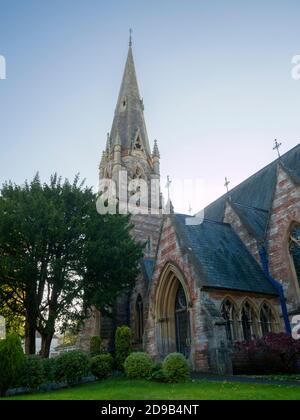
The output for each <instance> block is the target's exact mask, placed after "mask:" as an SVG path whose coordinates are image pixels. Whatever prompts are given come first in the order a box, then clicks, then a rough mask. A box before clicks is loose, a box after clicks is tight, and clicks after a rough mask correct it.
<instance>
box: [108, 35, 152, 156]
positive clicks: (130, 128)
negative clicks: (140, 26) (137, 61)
mask: <svg viewBox="0 0 300 420" xmlns="http://www.w3.org/2000/svg"><path fill="white" fill-rule="evenodd" d="M118 136H119V139H120V140H119V141H120V143H121V147H122V153H123V152H126V153H129V154H130V152H131V151H133V150H135V149H136V150H139V151H143V152H144V153H145V154H146V156H147V157H150V156H151V150H150V146H149V140H148V135H147V129H146V124H145V120H144V104H143V101H142V99H141V96H140V92H139V87H138V82H137V76H136V71H135V65H134V59H133V53H132V31H130V37H129V49H128V55H127V60H126V65H125V70H124V75H123V80H122V84H121V88H120V92H119V97H118V102H117V106H116V110H115V116H114V120H113V124H112V129H111V134H110V143H111V146H112V147H114V145H115V143H116V140H117V138H118Z"/></svg>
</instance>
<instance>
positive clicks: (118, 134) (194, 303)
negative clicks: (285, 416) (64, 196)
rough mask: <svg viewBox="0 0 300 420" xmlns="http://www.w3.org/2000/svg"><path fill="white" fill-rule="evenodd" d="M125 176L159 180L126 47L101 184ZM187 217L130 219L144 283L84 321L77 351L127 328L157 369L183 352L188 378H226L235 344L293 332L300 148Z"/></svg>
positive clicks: (299, 302)
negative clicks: (196, 218) (197, 217)
mask: <svg viewBox="0 0 300 420" xmlns="http://www.w3.org/2000/svg"><path fill="white" fill-rule="evenodd" d="M124 170H125V171H127V174H128V179H129V180H133V179H143V180H144V181H146V182H147V184H149V185H150V183H151V182H152V181H153V180H159V179H160V153H159V148H158V144H157V142H156V141H154V144H153V148H150V142H149V139H148V135H147V129H146V124H145V119H144V104H143V100H142V99H141V96H140V92H139V88H138V82H137V76H136V71H135V65H134V59H133V51H132V42H131V40H130V43H129V51H128V57H127V61H126V66H125V71H124V76H123V80H122V84H121V89H120V93H119V97H118V101H117V106H116V109H115V114H114V119H113V124H112V129H111V132H110V133H109V134H108V136H107V144H106V149H105V151H104V152H103V155H102V158H101V163H100V167H99V175H100V180H101V179H104V178H106V179H111V180H114V181H115V182H116V183H118V179H119V173H120V171H124ZM175 210H176V209H175ZM190 218H191V216H186V215H182V214H177V213H176V212H174V211H172V212H171V214H163V212H158V214H152V213H151V212H150V210H149V213H148V214H135V215H133V216H132V222H133V224H134V228H133V232H132V234H133V235H134V237H135V239H136V240H137V241H140V242H143V243H147V246H146V247H145V251H144V258H143V261H142V262H141V274H140V276H139V278H138V279H137V281H136V285H135V288H134V290H132V291H131V292H130V293H129V294H128V295H126V296H120V297H119V298H118V300H117V302H116V305H115V307H114V308H113V317H112V318H105V317H102V316H101V315H100V314H99V312H97V311H96V310H93V311H92V312H91V317H90V319H89V320H88V321H87V322H86V324H85V326H84V328H83V329H82V331H81V333H80V335H79V339H78V346H79V347H80V348H82V349H84V350H86V351H87V350H88V348H89V340H90V337H91V336H94V335H100V336H101V338H102V340H103V342H104V343H106V344H107V346H108V347H109V346H110V345H111V344H110V343H112V342H113V336H114V332H115V329H116V327H117V326H119V325H129V326H130V327H131V329H132V331H133V340H134V347H135V349H137V350H142V349H143V350H144V351H147V352H148V353H149V354H150V355H151V356H152V357H153V358H154V359H155V360H157V361H159V360H162V359H163V358H164V357H165V356H166V355H167V354H169V353H171V352H180V353H182V354H184V355H185V357H186V358H187V359H189V361H190V364H191V366H192V368H193V369H194V370H195V371H199V372H211V373H220V374H222V373H223V374H224V373H231V372H232V360H231V354H232V347H233V344H234V343H235V342H237V341H244V340H251V339H253V338H257V337H262V336H264V335H266V334H268V333H269V332H288V333H289V332H290V331H291V321H292V318H293V316H294V315H297V314H299V313H300V145H298V146H296V147H295V148H294V149H292V150H290V151H289V152H288V153H286V154H285V155H283V156H279V158H278V159H277V160H276V161H274V162H272V163H270V164H269V165H268V166H267V167H265V168H263V169H262V170H260V171H259V172H258V173H256V174H254V175H253V176H252V177H250V178H249V179H247V180H246V181H244V182H242V183H241V184H240V185H239V186H237V187H236V188H234V189H232V190H231V191H228V193H227V194H225V195H224V196H222V197H220V198H218V199H217V200H216V201H215V202H213V203H212V204H210V205H209V206H208V207H206V208H205V209H204V220H203V222H202V223H199V224H196V223H195V224H193V223H187V221H188V220H189V219H190Z"/></svg>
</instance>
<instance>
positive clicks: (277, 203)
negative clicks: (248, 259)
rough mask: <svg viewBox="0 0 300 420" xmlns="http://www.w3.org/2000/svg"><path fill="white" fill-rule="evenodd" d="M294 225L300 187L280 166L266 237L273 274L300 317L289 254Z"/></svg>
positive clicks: (299, 212) (299, 211) (297, 218)
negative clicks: (291, 232) (290, 235)
mask: <svg viewBox="0 0 300 420" xmlns="http://www.w3.org/2000/svg"><path fill="white" fill-rule="evenodd" d="M295 222H298V223H300V187H299V185H297V184H295V182H294V181H293V180H292V178H291V177H290V176H289V175H288V173H287V172H286V171H285V170H284V169H283V168H282V167H281V166H278V179H277V185H276V190H275V195H274V200H273V206H272V210H271V215H270V222H269V229H268V235H267V240H268V252H269V260H270V270H271V274H272V276H273V277H274V278H275V279H276V280H278V281H280V282H281V283H282V284H283V287H284V290H285V296H286V299H287V304H288V309H289V311H290V312H291V313H294V312H299V313H300V288H299V283H298V280H297V277H296V273H295V270H294V265H293V261H292V259H291V256H290V253H289V234H290V231H291V227H292V225H293V223H295Z"/></svg>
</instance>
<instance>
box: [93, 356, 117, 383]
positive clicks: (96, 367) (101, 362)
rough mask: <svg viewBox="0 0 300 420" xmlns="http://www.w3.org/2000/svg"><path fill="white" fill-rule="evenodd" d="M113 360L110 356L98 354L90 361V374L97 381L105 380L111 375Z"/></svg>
mask: <svg viewBox="0 0 300 420" xmlns="http://www.w3.org/2000/svg"><path fill="white" fill-rule="evenodd" d="M113 366H114V359H113V357H112V355H111V354H109V353H108V354H100V355H98V356H94V357H92V359H91V372H92V374H93V375H94V376H96V377H97V378H98V379H104V378H107V377H108V376H110V375H111V374H112V371H113Z"/></svg>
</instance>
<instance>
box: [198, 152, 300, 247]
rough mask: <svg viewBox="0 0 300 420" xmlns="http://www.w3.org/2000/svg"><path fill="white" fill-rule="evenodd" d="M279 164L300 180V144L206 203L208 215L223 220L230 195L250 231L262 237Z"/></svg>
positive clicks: (258, 237)
mask: <svg viewBox="0 0 300 420" xmlns="http://www.w3.org/2000/svg"><path fill="white" fill-rule="evenodd" d="M278 164H280V165H281V166H282V167H283V168H284V170H285V171H286V172H288V173H289V175H290V176H291V177H292V179H293V180H294V182H296V183H300V144H299V145H298V146H296V147H295V148H293V149H292V150H290V151H289V152H287V153H286V154H285V155H283V156H282V157H281V158H280V159H277V160H275V161H274V162H272V163H271V164H270V165H268V166H266V167H265V168H264V169H262V170H260V171H259V172H257V173H256V174H255V175H253V176H251V177H250V178H249V179H247V180H246V181H244V182H242V183H241V184H240V185H238V186H237V187H236V188H234V189H232V190H231V191H230V193H229V194H225V195H223V196H222V197H220V198H219V199H218V200H216V201H215V202H213V203H212V204H210V205H209V206H208V207H206V208H205V212H204V213H205V218H206V219H209V220H213V221H216V222H222V221H223V219H224V213H225V206H226V202H227V200H228V198H229V197H230V202H231V204H232V207H233V208H234V210H235V211H236V213H237V214H238V215H239V217H240V218H241V220H242V222H244V224H245V226H246V227H247V228H248V230H249V231H250V233H252V234H253V236H254V237H255V238H257V239H258V240H263V239H264V238H265V235H266V231H267V227H268V220H269V212H270V210H271V207H272V202H273V196H274V192H275V188H276V181H277V166H278Z"/></svg>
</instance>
